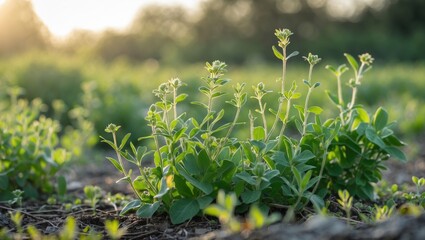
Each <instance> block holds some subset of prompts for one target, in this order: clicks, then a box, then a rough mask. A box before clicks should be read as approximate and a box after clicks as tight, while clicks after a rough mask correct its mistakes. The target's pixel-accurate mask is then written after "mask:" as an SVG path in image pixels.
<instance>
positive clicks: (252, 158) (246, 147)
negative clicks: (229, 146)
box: [242, 143, 255, 162]
mask: <svg viewBox="0 0 425 240" xmlns="http://www.w3.org/2000/svg"><path fill="white" fill-rule="evenodd" d="M242 148H243V151H244V153H245V156H246V157H247V158H248V160H249V161H250V162H255V156H254V153H253V152H252V151H251V145H249V144H248V143H243V144H242Z"/></svg>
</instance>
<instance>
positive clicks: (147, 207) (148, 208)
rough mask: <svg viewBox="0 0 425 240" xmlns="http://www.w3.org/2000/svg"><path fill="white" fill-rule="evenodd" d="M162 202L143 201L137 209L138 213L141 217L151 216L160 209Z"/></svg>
mask: <svg viewBox="0 0 425 240" xmlns="http://www.w3.org/2000/svg"><path fill="white" fill-rule="evenodd" d="M159 206H160V202H159V201H158V202H154V203H152V204H149V203H142V205H141V206H140V208H139V209H138V210H137V212H136V215H137V216H138V217H141V218H151V217H152V216H153V214H154V213H155V212H156V211H157V210H158V208H159Z"/></svg>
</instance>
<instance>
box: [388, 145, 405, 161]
mask: <svg viewBox="0 0 425 240" xmlns="http://www.w3.org/2000/svg"><path fill="white" fill-rule="evenodd" d="M385 151H386V152H387V153H388V154H390V155H391V156H392V157H395V158H397V159H399V160H401V161H403V162H406V161H407V158H406V155H404V153H403V152H402V151H401V150H400V149H398V148H396V147H393V146H388V147H386V148H385Z"/></svg>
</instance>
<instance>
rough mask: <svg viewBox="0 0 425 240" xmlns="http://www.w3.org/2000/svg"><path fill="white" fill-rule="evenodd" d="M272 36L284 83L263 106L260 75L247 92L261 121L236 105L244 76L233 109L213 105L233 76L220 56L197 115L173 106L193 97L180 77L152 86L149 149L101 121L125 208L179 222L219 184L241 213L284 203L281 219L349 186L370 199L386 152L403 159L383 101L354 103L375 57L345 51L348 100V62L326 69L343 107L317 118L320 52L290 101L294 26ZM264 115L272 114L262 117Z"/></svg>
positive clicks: (212, 196)
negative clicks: (240, 134)
mask: <svg viewBox="0 0 425 240" xmlns="http://www.w3.org/2000/svg"><path fill="white" fill-rule="evenodd" d="M275 35H276V36H277V38H278V45H279V47H280V48H281V52H280V51H279V50H277V48H276V47H272V50H273V52H274V54H275V56H276V57H277V58H278V59H280V60H281V61H282V77H281V79H280V80H281V88H280V91H279V92H278V94H277V95H276V94H275V95H276V96H275V97H276V98H275V101H276V99H277V101H276V102H278V106H277V109H268V110H269V112H267V111H266V107H267V102H265V99H266V98H265V96H266V95H267V96H269V95H272V91H270V90H267V89H266V86H265V84H264V83H259V84H256V86H254V87H253V89H254V95H253V96H252V98H253V99H255V100H256V102H257V103H258V106H259V108H258V109H257V110H256V112H257V113H259V114H260V116H261V121H262V122H261V124H260V125H259V126H256V123H255V120H256V116H255V115H254V113H253V111H249V116H248V117H249V119H248V120H249V125H248V126H246V125H244V124H243V122H242V117H241V112H242V109H243V107H244V106H245V104H246V102H247V100H248V94H247V93H246V92H245V84H243V83H242V84H241V83H237V84H235V85H234V86H233V98H231V99H230V100H227V101H226V103H228V104H229V105H230V106H232V107H233V109H234V111H232V116H230V117H229V116H226V112H225V109H224V108H223V107H222V106H220V105H219V106H217V104H219V103H220V101H218V100H219V99H220V98H224V96H225V95H226V92H224V91H223V88H224V86H225V85H226V84H227V83H228V82H229V80H228V79H226V78H224V74H225V72H226V68H227V65H226V64H225V63H223V62H220V61H214V62H212V63H208V62H207V63H206V65H205V69H206V70H207V73H208V75H207V76H206V77H204V78H202V79H203V81H204V86H201V87H199V91H200V93H201V94H202V95H203V98H202V99H198V101H194V102H192V103H193V104H194V105H196V106H199V107H200V110H201V111H203V112H204V115H203V116H201V117H199V116H200V115H199V114H195V115H193V116H192V115H189V112H182V113H181V112H179V111H181V110H180V108H179V106H180V105H179V104H180V103H182V102H183V101H185V99H186V98H187V97H188V96H189V95H188V94H185V93H180V91H181V89H182V86H184V83H183V82H182V81H180V79H178V78H173V79H171V80H169V81H168V82H166V83H163V84H161V85H160V86H159V87H158V88H157V89H156V90H154V91H153V93H154V94H155V96H156V97H157V98H158V102H156V103H154V104H152V105H151V107H150V108H149V110H148V112H147V116H146V118H145V119H146V120H147V122H148V126H149V127H150V128H151V132H152V134H151V135H150V136H148V137H142V138H140V139H139V140H145V141H146V140H151V143H152V145H153V148H152V149H151V150H148V147H147V146H148V145H146V146H139V147H136V146H135V145H134V144H133V143H132V142H130V144H129V149H126V146H127V142H128V140H129V139H130V134H126V135H125V136H124V137H123V138H122V140H121V141H120V142H118V138H117V132H118V130H119V128H120V126H117V125H115V124H110V125H108V126H107V128H106V132H108V133H111V134H112V141H111V140H108V139H105V138H102V139H103V142H105V143H107V144H108V145H110V146H111V147H112V148H113V149H114V150H115V152H116V154H117V158H116V159H115V158H110V157H108V160H109V161H110V162H111V163H112V164H113V165H114V166H115V167H116V169H117V170H118V171H120V172H121V173H122V174H123V175H124V177H123V178H122V179H120V180H124V181H127V182H128V183H129V184H130V186H131V188H132V189H133V191H134V193H135V195H136V197H137V199H136V200H134V201H131V202H129V203H128V204H127V205H126V206H125V207H124V208H123V210H122V211H121V213H122V214H124V213H126V212H128V211H131V210H136V215H138V216H140V217H151V216H152V215H153V214H154V213H155V212H157V211H160V212H166V213H168V214H169V215H170V218H171V222H172V223H173V224H178V223H182V222H184V221H186V220H189V219H191V218H192V217H194V216H196V215H197V214H199V213H200V212H201V210H204V209H205V208H206V207H207V206H208V205H209V204H210V203H212V202H213V201H214V200H217V201H218V199H216V196H217V193H218V192H219V189H223V190H224V191H225V192H234V194H235V196H236V198H237V200H238V201H236V200H235V201H233V204H237V206H236V205H235V206H233V207H232V208H235V207H236V208H237V209H239V211H240V212H244V211H247V209H248V208H249V206H250V205H253V204H258V206H259V207H260V208H262V207H267V206H274V207H278V208H284V209H288V211H287V213H286V216H285V218H284V219H285V220H287V221H290V220H292V219H294V217H295V213H297V212H299V211H301V210H303V208H304V207H305V206H306V205H307V204H310V203H311V204H312V205H313V206H314V207H315V208H316V209H317V210H320V209H322V208H323V206H324V199H325V197H326V195H327V194H328V193H329V192H333V193H336V192H338V191H339V190H342V189H347V191H348V192H346V194H349V196H355V197H358V198H360V199H372V198H373V187H372V183H374V182H377V181H378V180H379V179H380V178H381V170H382V169H383V168H384V166H383V161H384V160H386V159H388V158H389V157H390V156H393V157H398V158H400V159H405V157H404V154H403V153H402V152H401V151H400V150H399V149H398V147H400V146H402V145H403V143H402V142H401V141H400V140H398V139H397V138H396V137H395V135H394V132H393V131H392V130H391V129H390V127H391V126H392V124H388V114H387V113H386V111H385V110H383V108H379V109H378V110H377V111H376V112H375V114H374V115H373V117H372V120H371V117H370V116H369V113H368V112H367V111H366V110H365V109H364V108H363V107H362V106H360V105H357V104H356V100H357V91H358V88H359V86H360V84H361V80H362V78H363V76H364V73H365V72H366V71H367V69H368V67H369V66H370V64H371V63H372V61H373V58H372V57H371V56H370V55H369V54H363V55H360V61H361V65H358V63H357V61H356V60H355V59H354V58H353V57H352V56H351V55H348V54H346V55H345V56H346V59H347V61H348V62H349V64H350V65H351V66H352V70H353V72H354V78H353V80H352V81H350V87H351V90H352V92H351V101H350V102H349V103H348V104H345V103H344V96H343V93H342V89H341V88H342V86H341V85H342V84H341V75H342V73H343V72H345V71H346V70H347V69H346V68H345V67H344V66H342V67H339V68H338V69H336V70H335V69H334V68H332V67H328V69H330V70H331V71H332V72H333V73H334V74H335V75H336V76H337V80H338V90H337V91H338V93H337V95H338V97H335V95H334V94H333V93H331V92H329V94H328V95H329V96H330V98H331V100H332V101H333V102H334V104H336V106H337V107H338V109H339V112H338V114H336V116H335V117H334V118H328V119H325V120H322V116H321V114H322V112H323V109H322V108H321V107H319V106H316V105H311V101H310V98H311V97H313V93H314V92H313V90H314V89H316V88H318V87H319V86H320V83H319V82H314V81H313V79H314V78H313V69H314V67H315V66H316V65H317V64H318V63H319V61H320V60H321V59H320V58H319V57H318V56H317V55H313V54H311V53H309V54H308V55H307V56H306V57H304V59H305V60H306V61H307V62H308V64H309V70H308V79H307V80H304V81H303V83H304V85H305V86H306V87H307V94H306V97H305V100H304V102H303V103H304V104H295V103H296V101H299V99H300V97H301V94H300V93H298V92H297V88H298V85H297V83H296V81H293V82H292V84H291V85H290V87H289V88H287V86H286V85H288V84H287V83H286V65H287V61H288V60H289V59H290V58H292V57H294V56H296V55H297V54H298V53H297V52H293V53H291V54H287V47H288V45H289V43H290V39H289V38H290V36H291V35H292V32H291V31H289V30H288V29H283V30H280V29H278V30H276V32H275ZM285 103H286V104H285ZM294 111H295V112H296V113H297V114H293V112H294ZM192 112H193V111H192ZM192 112H191V113H192ZM270 116H271V118H272V119H273V120H272V122H268V120H269V119H270ZM289 123H294V125H295V126H296V130H298V133H295V134H294V133H292V134H290V135H289V134H288V135H287V134H286V130H287V126H288V124H289ZM236 128H240V129H241V130H240V131H245V132H249V133H250V134H249V136H250V138H249V139H242V138H237V137H234V136H233V132H234V130H235V129H236ZM146 158H152V159H153V161H154V166H153V167H151V168H149V167H146V166H145V164H144V159H146ZM124 161H128V162H130V163H132V164H135V165H136V166H137V167H138V170H139V175H138V176H137V177H135V178H133V176H132V171H131V170H129V171H127V170H126V168H125V165H124ZM347 201H348V199H347ZM347 204H348V202H347Z"/></svg>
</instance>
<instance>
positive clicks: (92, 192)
mask: <svg viewBox="0 0 425 240" xmlns="http://www.w3.org/2000/svg"><path fill="white" fill-rule="evenodd" d="M84 194H85V195H86V198H87V200H88V202H89V204H90V206H91V208H92V209H93V212H96V205H97V203H98V202H99V200H100V198H101V197H102V189H101V188H100V187H98V186H92V185H87V186H85V187H84Z"/></svg>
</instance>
